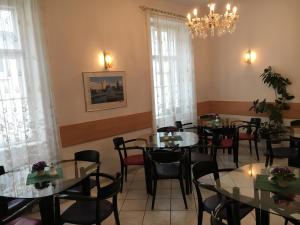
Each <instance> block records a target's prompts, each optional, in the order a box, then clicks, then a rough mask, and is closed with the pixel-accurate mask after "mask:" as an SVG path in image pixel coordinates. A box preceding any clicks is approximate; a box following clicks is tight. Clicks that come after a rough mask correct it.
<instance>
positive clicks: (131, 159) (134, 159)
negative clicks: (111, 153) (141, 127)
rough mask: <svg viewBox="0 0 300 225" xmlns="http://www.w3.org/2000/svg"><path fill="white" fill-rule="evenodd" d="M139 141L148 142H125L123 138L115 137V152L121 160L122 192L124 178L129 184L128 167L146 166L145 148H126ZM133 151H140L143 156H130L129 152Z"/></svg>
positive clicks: (131, 140) (134, 140)
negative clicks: (129, 144)
mask: <svg viewBox="0 0 300 225" xmlns="http://www.w3.org/2000/svg"><path fill="white" fill-rule="evenodd" d="M137 140H143V141H145V142H146V140H144V139H130V140H126V141H125V140H124V138H123V137H115V138H114V139H113V143H114V146H115V150H117V151H118V153H119V158H120V165H121V174H122V183H121V192H122V190H123V182H124V177H125V181H126V182H127V167H128V166H132V165H144V148H143V147H139V146H130V147H129V146H126V144H128V143H134V142H136V141H137ZM131 150H140V151H142V152H143V154H134V155H128V153H127V151H131Z"/></svg>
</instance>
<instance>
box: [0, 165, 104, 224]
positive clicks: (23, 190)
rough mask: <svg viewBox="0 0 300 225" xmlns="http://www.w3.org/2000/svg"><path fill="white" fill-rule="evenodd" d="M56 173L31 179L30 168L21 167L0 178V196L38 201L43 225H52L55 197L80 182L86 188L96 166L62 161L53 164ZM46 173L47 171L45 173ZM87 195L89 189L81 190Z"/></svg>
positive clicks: (53, 221)
mask: <svg viewBox="0 0 300 225" xmlns="http://www.w3.org/2000/svg"><path fill="white" fill-rule="evenodd" d="M53 166H54V168H55V169H56V170H57V174H56V175H55V176H53V177H51V176H45V175H41V176H40V177H38V176H37V177H33V176H32V165H24V166H22V167H20V168H17V169H14V170H12V171H9V172H7V173H5V174H3V175H1V176H0V196H1V197H6V198H26V199H39V208H40V214H41V220H42V224H43V225H54V224H55V215H54V195H55V194H58V193H61V192H63V191H65V190H67V189H68V188H70V187H72V186H74V185H76V184H79V183H81V184H82V187H83V188H84V187H87V186H88V182H89V178H88V177H89V175H90V174H92V173H93V172H94V171H95V170H96V169H97V167H98V166H99V164H97V163H93V162H87V161H75V160H64V161H60V162H57V163H54V164H53ZM46 172H47V170H46ZM83 192H84V194H87V195H88V194H89V189H87V188H86V190H85V189H83Z"/></svg>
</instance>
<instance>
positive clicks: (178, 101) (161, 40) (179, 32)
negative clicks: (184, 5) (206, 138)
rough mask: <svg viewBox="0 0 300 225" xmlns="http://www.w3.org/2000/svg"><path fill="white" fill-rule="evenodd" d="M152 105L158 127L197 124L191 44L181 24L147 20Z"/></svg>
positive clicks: (157, 17)
mask: <svg viewBox="0 0 300 225" xmlns="http://www.w3.org/2000/svg"><path fill="white" fill-rule="evenodd" d="M149 25H150V35H151V49H152V51H151V53H152V54H151V57H152V75H153V79H152V80H153V82H152V83H153V102H154V107H155V115H154V116H155V120H154V122H155V123H156V126H157V127H163V126H171V125H174V123H175V121H177V120H180V121H182V122H196V97H195V88H194V86H195V81H194V79H195V78H194V66H193V64H194V59H193V52H192V43H191V39H190V36H189V32H188V30H187V28H186V25H185V23H184V21H182V20H180V19H176V18H172V17H166V16H161V15H155V14H153V15H150V16H149Z"/></svg>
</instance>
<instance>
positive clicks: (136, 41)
mask: <svg viewBox="0 0 300 225" xmlns="http://www.w3.org/2000/svg"><path fill="white" fill-rule="evenodd" d="M140 5H146V6H149V7H154V8H159V9H163V10H167V11H172V12H176V13H183V14H185V12H186V11H187V9H186V8H185V7H184V6H183V5H182V4H181V3H180V2H179V3H173V2H172V1H168V0H154V1H153V0H152V1H150V0H109V1H107V0H43V1H40V9H41V16H42V22H43V27H44V32H45V41H46V47H47V51H48V52H47V53H48V60H49V70H50V76H51V80H52V83H53V92H54V99H55V108H56V117H57V122H58V126H62V125H70V124H77V123H82V122H86V121H94V120H101V119H106V118H112V117H117V116H123V115H129V114H135V113H139V112H148V111H151V110H152V109H151V106H152V104H151V89H150V72H149V71H150V70H149V51H148V36H147V27H146V16H145V12H143V11H142V10H141V9H140V8H139V6H140ZM189 8H191V7H189ZM101 50H102V51H103V50H107V51H109V52H110V53H111V54H112V55H113V57H114V62H113V69H112V70H124V71H126V88H127V107H125V108H118V109H112V110H105V111H96V112H86V111H85V102H84V90H83V82H82V74H81V73H82V72H87V71H89V72H91V71H100V70H102V68H101V67H100V66H99V64H98V53H99V51H101ZM145 132H150V131H149V130H148V131H147V130H144V131H140V132H133V133H130V134H124V136H125V137H127V138H134V137H138V136H140V135H142V134H143V133H145ZM81 149H96V150H99V151H100V152H101V160H102V162H103V164H102V166H101V167H102V169H104V170H106V171H116V170H117V169H118V168H119V158H118V155H117V154H116V152H115V151H113V144H112V139H111V138H107V139H103V140H99V141H95V142H90V143H85V144H82V145H77V146H72V147H68V148H64V149H62V157H63V158H73V154H74V152H75V151H79V150H81Z"/></svg>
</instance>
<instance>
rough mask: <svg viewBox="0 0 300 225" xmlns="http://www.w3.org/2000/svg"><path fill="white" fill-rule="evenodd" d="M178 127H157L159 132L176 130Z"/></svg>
mask: <svg viewBox="0 0 300 225" xmlns="http://www.w3.org/2000/svg"><path fill="white" fill-rule="evenodd" d="M176 131H178V129H177V128H176V127H174V126H169V127H160V128H158V129H157V132H167V133H169V132H176Z"/></svg>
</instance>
